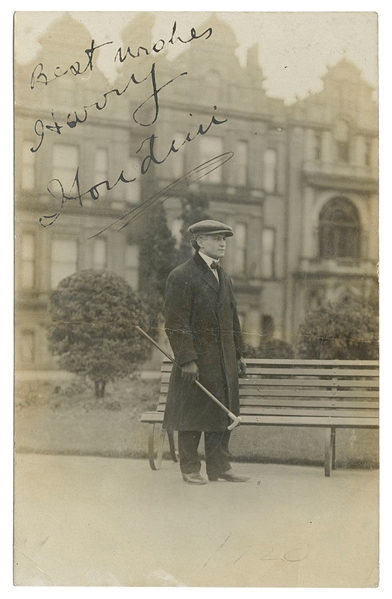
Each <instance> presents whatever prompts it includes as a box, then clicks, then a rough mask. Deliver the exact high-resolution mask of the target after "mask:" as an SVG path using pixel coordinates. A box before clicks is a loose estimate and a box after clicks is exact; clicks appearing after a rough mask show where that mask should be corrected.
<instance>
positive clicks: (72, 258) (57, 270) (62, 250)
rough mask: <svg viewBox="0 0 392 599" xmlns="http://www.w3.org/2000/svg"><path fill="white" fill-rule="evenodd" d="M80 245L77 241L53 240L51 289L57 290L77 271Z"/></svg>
mask: <svg viewBox="0 0 392 599" xmlns="http://www.w3.org/2000/svg"><path fill="white" fill-rule="evenodd" d="M77 254H78V244H77V241H76V240H75V239H53V240H52V269H51V287H52V289H55V288H56V287H57V285H58V284H59V283H60V281H62V280H63V279H64V278H65V277H68V276H69V275H72V274H73V273H74V272H76V269H77V258H78V256H77Z"/></svg>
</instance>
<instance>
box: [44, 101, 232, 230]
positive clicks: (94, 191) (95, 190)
mask: <svg viewBox="0 0 392 599" xmlns="http://www.w3.org/2000/svg"><path fill="white" fill-rule="evenodd" d="M214 109H215V110H216V106H214ZM226 122H227V119H223V120H218V119H217V118H216V117H215V116H214V115H213V116H212V117H211V119H210V122H209V123H208V125H207V126H203V125H202V124H200V125H199V126H198V128H197V131H196V133H195V134H193V135H191V133H190V132H188V133H187V135H186V137H185V140H184V141H183V142H182V143H181V144H178V143H177V142H176V140H175V139H173V140H172V142H171V145H170V148H169V151H167V152H166V153H165V154H164V157H161V158H158V157H157V155H156V150H155V147H154V145H155V140H156V139H157V137H156V136H155V135H154V134H153V135H151V136H150V137H148V138H146V139H145V140H144V142H143V143H142V144H141V146H140V148H139V149H138V150H137V153H139V152H140V151H141V150H142V148H143V145H144V143H145V142H146V141H149V152H148V154H147V155H146V156H145V157H144V158H143V159H142V161H141V166H140V173H141V175H145V174H146V173H147V171H148V169H149V168H150V165H151V163H154V164H157V165H159V164H163V163H164V162H165V161H166V160H167V158H168V157H169V156H170V154H172V153H177V152H178V151H179V150H180V148H181V147H182V146H183V145H184V144H185V143H187V142H191V141H193V140H194V139H195V138H196V137H197V136H198V135H205V134H206V133H208V131H209V130H210V128H211V127H212V126H213V125H215V126H219V125H222V124H224V123H226ZM230 157H231V156H230ZM134 181H136V177H135V178H133V179H127V178H126V176H125V173H124V170H122V171H121V173H120V175H119V176H118V178H117V180H116V182H115V183H114V184H112V185H111V184H110V183H109V181H108V180H104V181H100V182H99V183H97V184H95V185H93V186H92V187H90V188H89V189H87V190H86V191H84V192H82V191H81V189H80V182H79V167H78V168H77V170H76V174H75V177H74V180H73V183H72V186H71V192H72V191H73V190H75V192H76V195H75V193H74V194H73V195H71V194H66V193H65V191H64V186H63V184H62V182H61V181H60V180H59V179H52V180H51V181H49V183H48V187H47V190H48V192H49V193H50V195H51V196H52V197H53V198H55V199H57V194H56V192H55V190H54V189H53V187H54V186H55V184H56V185H57V186H58V188H59V190H58V191H59V192H60V208H63V207H64V205H65V204H66V202H68V201H72V200H74V201H77V202H78V203H79V205H80V206H81V207H83V198H84V197H85V196H90V198H91V199H93V200H97V199H98V198H99V197H100V190H99V188H100V187H104V189H106V191H111V190H112V189H113V188H114V187H115V186H116V185H117V184H118V183H120V182H122V183H133V182H134ZM71 192H70V193H71ZM59 216H60V212H59V213H56V214H55V215H50V216H44V217H42V218H40V219H39V222H40V224H41V225H42V226H48V225H45V224H43V223H44V219H46V220H48V219H51V222H49V223H48V224H49V225H51V224H53V222H55V220H57V218H58V217H59Z"/></svg>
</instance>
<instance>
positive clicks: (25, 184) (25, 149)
mask: <svg viewBox="0 0 392 599" xmlns="http://www.w3.org/2000/svg"><path fill="white" fill-rule="evenodd" d="M33 145H34V144H33V142H30V141H24V142H23V146H22V189H25V190H28V191H31V190H32V189H34V187H35V169H34V154H33V152H31V151H30V148H31V147H32V146H33Z"/></svg>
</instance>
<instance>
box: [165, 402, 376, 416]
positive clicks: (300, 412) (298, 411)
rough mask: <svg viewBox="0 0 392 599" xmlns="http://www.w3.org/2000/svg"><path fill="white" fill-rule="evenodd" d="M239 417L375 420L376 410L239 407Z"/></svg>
mask: <svg viewBox="0 0 392 599" xmlns="http://www.w3.org/2000/svg"><path fill="white" fill-rule="evenodd" d="M164 411H165V404H159V405H158V407H157V412H164ZM240 414H241V416H243V415H247V416H250V415H256V414H260V415H261V414H265V415H270V416H273V415H277V416H291V415H292V416H307V417H308V416H338V417H339V418H343V417H344V418H352V417H354V418H377V417H378V410H377V409H366V410H361V409H360V408H356V409H354V410H350V409H347V408H341V407H340V406H338V407H330V408H321V407H320V408H318V407H314V406H312V407H309V408H300V407H294V406H241V409H240Z"/></svg>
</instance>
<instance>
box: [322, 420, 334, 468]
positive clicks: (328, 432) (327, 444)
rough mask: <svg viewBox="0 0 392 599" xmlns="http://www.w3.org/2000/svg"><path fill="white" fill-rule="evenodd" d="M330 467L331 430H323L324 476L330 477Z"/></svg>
mask: <svg viewBox="0 0 392 599" xmlns="http://www.w3.org/2000/svg"><path fill="white" fill-rule="evenodd" d="M331 466H332V429H331V428H326V429H325V459H324V471H325V476H331Z"/></svg>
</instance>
